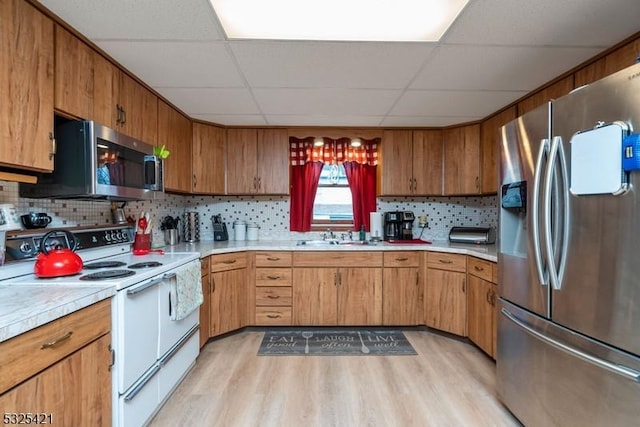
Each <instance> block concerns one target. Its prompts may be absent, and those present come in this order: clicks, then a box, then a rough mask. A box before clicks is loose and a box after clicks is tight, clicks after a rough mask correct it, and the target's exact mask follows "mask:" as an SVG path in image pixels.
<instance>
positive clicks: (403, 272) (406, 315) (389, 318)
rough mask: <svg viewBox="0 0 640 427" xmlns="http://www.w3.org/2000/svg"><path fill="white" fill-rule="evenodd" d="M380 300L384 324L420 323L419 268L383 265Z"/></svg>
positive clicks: (422, 304)
mask: <svg viewBox="0 0 640 427" xmlns="http://www.w3.org/2000/svg"><path fill="white" fill-rule="evenodd" d="M382 301H383V306H382V320H383V324H384V325H422V324H423V323H424V286H423V283H422V281H421V280H420V269H419V268H418V267H413V268H388V267H385V268H384V276H383V279H382Z"/></svg>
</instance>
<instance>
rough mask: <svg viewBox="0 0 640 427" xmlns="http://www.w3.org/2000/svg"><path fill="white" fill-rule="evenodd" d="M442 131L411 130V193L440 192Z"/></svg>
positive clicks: (426, 193) (438, 193) (432, 193)
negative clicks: (412, 180)
mask: <svg viewBox="0 0 640 427" xmlns="http://www.w3.org/2000/svg"><path fill="white" fill-rule="evenodd" d="M442 149H443V148H442V131H441V130H424V131H413V165H412V166H413V179H414V182H413V193H414V194H416V195H441V194H442V167H443V165H442Z"/></svg>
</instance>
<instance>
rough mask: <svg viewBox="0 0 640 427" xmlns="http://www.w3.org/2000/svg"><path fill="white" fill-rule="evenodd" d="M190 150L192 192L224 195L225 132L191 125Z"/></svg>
mask: <svg viewBox="0 0 640 427" xmlns="http://www.w3.org/2000/svg"><path fill="white" fill-rule="evenodd" d="M191 150H192V152H191V158H192V167H193V187H192V191H193V192H194V193H199V194H224V192H225V185H224V162H225V153H226V132H225V130H224V129H223V128H220V127H218V126H212V125H206V124H202V123H193V143H192V146H191Z"/></svg>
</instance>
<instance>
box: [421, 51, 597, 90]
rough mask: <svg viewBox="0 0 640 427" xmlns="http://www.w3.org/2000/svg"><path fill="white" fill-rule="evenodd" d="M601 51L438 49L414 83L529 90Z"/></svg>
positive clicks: (463, 87) (449, 86)
mask: <svg viewBox="0 0 640 427" xmlns="http://www.w3.org/2000/svg"><path fill="white" fill-rule="evenodd" d="M600 50H601V49H600V48H550V47H514V46H477V45H476V46H461V45H446V46H440V47H438V48H437V49H436V52H434V54H433V55H432V57H431V59H430V60H429V62H428V63H427V64H426V65H425V67H424V68H423V69H422V70H421V72H420V73H419V74H418V76H417V77H416V79H415V80H414V81H413V83H412V85H411V88H415V89H440V90H442V89H450V90H510V91H511V90H516V91H522V90H526V91H531V90H533V89H535V88H537V87H539V86H541V85H542V84H544V83H546V82H548V81H549V80H552V79H553V78H555V77H557V76H559V75H560V74H562V73H564V72H565V71H567V70H570V69H571V68H572V67H574V66H575V64H578V63H580V62H583V61H586V60H587V59H589V58H591V57H593V56H595V55H596V54H597V53H599V52H600Z"/></svg>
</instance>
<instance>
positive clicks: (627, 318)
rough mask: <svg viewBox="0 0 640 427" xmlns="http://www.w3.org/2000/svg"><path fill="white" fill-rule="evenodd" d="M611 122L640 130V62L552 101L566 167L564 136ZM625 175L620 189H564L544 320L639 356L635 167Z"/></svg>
mask: <svg viewBox="0 0 640 427" xmlns="http://www.w3.org/2000/svg"><path fill="white" fill-rule="evenodd" d="M615 122H621V123H622V124H624V125H626V126H627V127H628V128H629V129H630V130H631V131H632V132H633V130H634V129H635V132H638V131H639V130H640V64H638V65H635V66H633V67H630V68H627V69H626V70H622V71H620V72H618V73H616V74H614V75H612V76H610V77H608V78H606V79H603V80H600V81H598V82H596V83H593V84H591V85H590V86H588V87H586V88H583V89H580V90H579V91H577V92H574V93H573V94H571V95H569V96H566V97H563V98H560V99H558V100H556V101H554V102H553V128H552V135H554V136H555V137H559V138H561V140H562V144H563V147H564V151H565V153H567V154H568V155H567V156H566V159H567V162H568V169H569V171H571V168H572V167H573V166H574V165H571V155H569V154H570V153H571V144H570V141H571V139H572V137H573V136H574V135H575V134H576V133H577V132H583V131H585V130H589V129H593V128H594V126H596V125H599V124H609V123H615ZM603 143H605V142H604V140H603ZM606 143H612V142H609V141H607V142H606ZM621 151H622V150H621ZM597 173H599V171H597V170H594V174H597ZM628 180H629V181H630V184H631V186H630V187H631V189H630V191H628V192H626V193H624V194H621V195H616V196H614V195H612V194H603V195H600V194H587V195H575V194H570V195H567V197H568V202H569V203H568V206H567V208H568V209H569V212H570V217H569V230H568V231H569V233H568V235H569V238H568V244H567V245H566V246H565V247H561V248H559V251H558V253H557V255H561V254H562V253H564V254H566V268H565V269H564V276H563V278H562V280H561V282H560V283H559V286H558V287H557V289H554V290H553V291H552V319H553V321H554V322H556V323H559V324H561V325H563V326H565V327H567V328H569V329H572V330H574V331H578V332H580V333H582V334H584V335H587V336H591V337H594V338H596V339H598V340H600V341H603V342H605V343H608V344H610V345H612V346H614V347H617V348H620V349H623V350H625V351H628V352H630V353H633V354H636V355H640V258H639V257H638V254H640V197H638V193H637V191H638V188H640V172H639V171H635V172H631V173H630V174H629V176H628ZM571 185H572V186H573V187H575V186H576V183H571Z"/></svg>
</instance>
